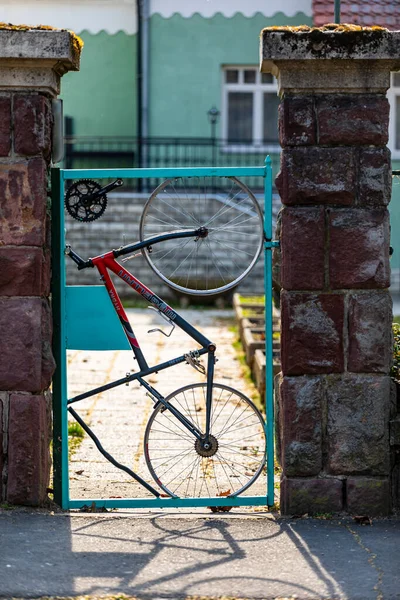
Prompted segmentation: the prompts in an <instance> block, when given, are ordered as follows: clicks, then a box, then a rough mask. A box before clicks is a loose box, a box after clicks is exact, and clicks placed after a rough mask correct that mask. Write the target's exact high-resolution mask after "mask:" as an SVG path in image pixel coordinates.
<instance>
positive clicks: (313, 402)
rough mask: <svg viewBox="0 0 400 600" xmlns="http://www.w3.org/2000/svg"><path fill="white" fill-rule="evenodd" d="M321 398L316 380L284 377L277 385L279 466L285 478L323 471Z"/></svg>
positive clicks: (321, 394)
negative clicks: (279, 433)
mask: <svg viewBox="0 0 400 600" xmlns="http://www.w3.org/2000/svg"><path fill="white" fill-rule="evenodd" d="M322 397H323V389H322V383H321V379H320V378H319V377H284V378H283V379H282V382H281V385H280V407H279V415H280V417H279V419H280V427H279V429H280V432H281V436H280V437H281V466H282V468H283V473H284V475H286V476H287V477H304V476H311V475H318V473H319V472H320V471H321V469H322Z"/></svg>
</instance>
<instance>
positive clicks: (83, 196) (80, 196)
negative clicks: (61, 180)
mask: <svg viewBox="0 0 400 600" xmlns="http://www.w3.org/2000/svg"><path fill="white" fill-rule="evenodd" d="M99 190H101V185H100V184H99V183H97V181H93V180H92V179H79V180H78V181H75V182H74V183H73V184H72V185H70V186H69V188H68V190H67V193H66V194H65V208H66V209H67V212H68V213H69V214H70V215H71V217H73V218H74V219H76V220H77V221H80V222H83V223H91V222H92V221H95V220H96V219H99V218H100V217H101V216H102V214H103V213H104V211H105V210H106V207H107V196H106V194H101V195H97V194H96V192H98V191H99Z"/></svg>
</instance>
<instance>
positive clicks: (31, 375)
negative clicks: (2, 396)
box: [0, 297, 54, 392]
mask: <svg viewBox="0 0 400 600" xmlns="http://www.w3.org/2000/svg"><path fill="white" fill-rule="evenodd" d="M0 331H1V333H2V335H1V337H0V355H1V361H0V389H3V390H14V391H16V390H18V391H20V390H21V391H29V392H40V391H42V390H43V389H45V388H47V387H48V385H49V379H50V377H49V376H50V372H52V369H54V362H53V359H52V355H51V349H50V345H51V319H50V310H49V308H48V302H47V301H46V300H42V299H41V298H4V297H3V298H0Z"/></svg>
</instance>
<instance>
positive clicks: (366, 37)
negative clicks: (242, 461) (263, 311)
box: [261, 27, 400, 515]
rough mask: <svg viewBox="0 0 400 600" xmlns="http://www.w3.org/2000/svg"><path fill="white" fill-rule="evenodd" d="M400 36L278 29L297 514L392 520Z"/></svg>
mask: <svg viewBox="0 0 400 600" xmlns="http://www.w3.org/2000/svg"><path fill="white" fill-rule="evenodd" d="M399 56H400V32H388V31H387V30H382V29H379V28H377V29H361V28H358V29H357V28H352V29H351V30H350V28H349V29H347V28H346V27H341V28H339V29H334V28H329V29H324V28H322V29H312V30H310V29H308V28H298V29H297V30H296V28H287V29H286V28H267V29H264V30H263V32H262V38H261V69H262V71H263V72H267V73H273V74H274V75H276V76H277V77H278V81H279V93H280V96H281V104H280V107H279V131H280V142H281V145H282V148H283V150H282V157H281V171H280V173H279V175H278V177H277V180H276V184H277V187H278V190H279V193H280V195H281V199H282V203H283V205H284V208H283V210H282V214H281V234H280V240H281V261H282V262H281V283H282V293H281V310H282V346H281V352H282V357H281V358H282V373H281V380H280V390H279V395H278V396H279V410H278V413H279V418H278V423H277V427H278V432H277V433H278V436H279V444H278V446H279V447H280V459H281V464H282V469H283V475H282V482H281V509H282V512H283V513H284V514H303V513H310V514H315V513H318V512H320V513H322V512H338V511H342V510H345V511H348V512H350V513H357V514H368V515H377V514H387V513H388V512H389V511H390V452H389V420H390V410H391V409H390V378H389V375H388V374H389V369H390V363H391V322H392V305H391V299H390V296H389V293H388V289H387V288H388V286H389V284H390V268H389V243H390V241H389V214H388V210H387V205H388V203H389V201H390V194H391V165H390V153H389V150H388V149H387V148H386V143H387V140H388V122H389V104H388V100H387V99H386V95H385V94H386V90H387V89H388V87H389V85H390V71H391V70H398V69H400V59H399V58H398V57H399Z"/></svg>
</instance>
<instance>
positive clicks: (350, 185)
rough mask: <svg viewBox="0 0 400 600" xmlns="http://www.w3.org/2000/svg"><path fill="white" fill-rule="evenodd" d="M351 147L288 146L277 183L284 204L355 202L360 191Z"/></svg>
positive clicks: (354, 157) (354, 156)
mask: <svg viewBox="0 0 400 600" xmlns="http://www.w3.org/2000/svg"><path fill="white" fill-rule="evenodd" d="M356 164H357V160H356V154H355V151H354V150H353V149H351V148H340V147H338V148H321V147H315V146H313V147H310V148H307V147H306V148H285V149H284V150H283V152H282V154H281V171H280V173H279V174H278V176H277V178H276V186H277V188H278V191H279V194H280V196H281V199H282V202H283V204H287V205H294V204H336V205H342V206H349V205H352V204H353V203H354V202H355V200H356V194H357V175H356Z"/></svg>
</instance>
